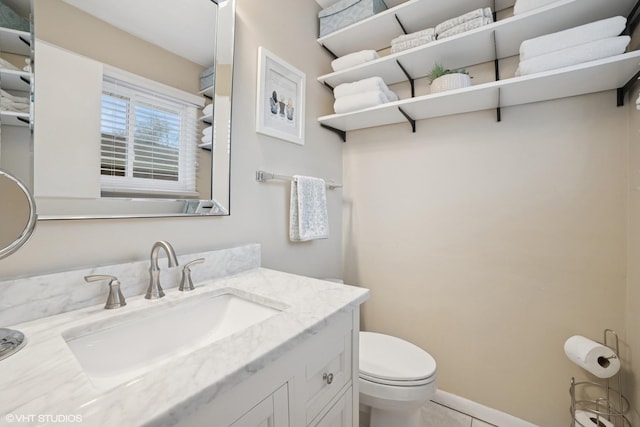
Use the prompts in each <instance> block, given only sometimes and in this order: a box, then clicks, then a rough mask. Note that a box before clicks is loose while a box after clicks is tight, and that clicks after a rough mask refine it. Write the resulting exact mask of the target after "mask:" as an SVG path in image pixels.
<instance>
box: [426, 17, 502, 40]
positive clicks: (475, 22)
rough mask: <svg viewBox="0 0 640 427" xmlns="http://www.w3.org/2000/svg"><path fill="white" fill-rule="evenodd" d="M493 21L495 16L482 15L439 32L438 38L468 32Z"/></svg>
mask: <svg viewBox="0 0 640 427" xmlns="http://www.w3.org/2000/svg"><path fill="white" fill-rule="evenodd" d="M492 22H493V18H487V17H481V18H475V19H472V20H470V21H466V22H463V23H462V24H460V25H456V26H455V27H453V28H450V29H448V30H447V31H443V32H442V33H438V40H440V39H446V38H447V37H451V36H455V35H457V34H461V33H466V32H467V31H471V30H475V29H476V28H480V27H483V26H485V25H489V24H491V23H492Z"/></svg>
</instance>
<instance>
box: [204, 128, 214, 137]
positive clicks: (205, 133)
mask: <svg viewBox="0 0 640 427" xmlns="http://www.w3.org/2000/svg"><path fill="white" fill-rule="evenodd" d="M212 133H213V128H212V127H211V126H207V127H206V128H204V129H202V134H203V135H211V134H212Z"/></svg>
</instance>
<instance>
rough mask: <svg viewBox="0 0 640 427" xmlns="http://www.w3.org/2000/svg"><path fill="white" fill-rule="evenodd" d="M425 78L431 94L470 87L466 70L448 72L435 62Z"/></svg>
mask: <svg viewBox="0 0 640 427" xmlns="http://www.w3.org/2000/svg"><path fill="white" fill-rule="evenodd" d="M427 78H428V79H429V83H430V84H431V93H437V92H443V91H445V90H452V89H460V88H463V87H467V86H471V77H470V76H469V72H468V71H467V70H464V69H462V70H449V69H448V68H444V67H443V66H442V64H438V63H437V62H436V64H435V65H434V67H433V69H432V70H431V73H429V74H428V75H427Z"/></svg>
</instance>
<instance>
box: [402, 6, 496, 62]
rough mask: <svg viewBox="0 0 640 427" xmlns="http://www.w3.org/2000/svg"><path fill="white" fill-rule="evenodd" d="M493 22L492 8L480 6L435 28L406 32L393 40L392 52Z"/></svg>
mask: <svg viewBox="0 0 640 427" xmlns="http://www.w3.org/2000/svg"><path fill="white" fill-rule="evenodd" d="M492 22H493V13H492V12H491V8H489V7H485V8H479V9H475V10H472V11H471V12H467V13H465V14H463V15H460V16H457V17H455V18H451V19H447V20H446V21H444V22H441V23H439V24H438V25H436V27H435V28H427V29H425V30H421V31H417V32H415V33H411V34H404V35H401V36H399V37H396V38H395V39H393V40H391V53H398V52H402V51H403V50H407V49H412V48H414V47H417V46H422V45H424V44H427V43H431V42H434V41H436V40H440V39H445V38H447V37H451V36H455V35H456V34H461V33H464V32H466V31H470V30H473V29H475V28H480V27H482V26H484V25H487V24H490V23H492Z"/></svg>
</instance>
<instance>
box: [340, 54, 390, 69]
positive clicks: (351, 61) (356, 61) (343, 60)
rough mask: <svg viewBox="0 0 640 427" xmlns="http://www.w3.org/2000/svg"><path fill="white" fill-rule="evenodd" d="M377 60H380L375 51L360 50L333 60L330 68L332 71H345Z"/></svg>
mask: <svg viewBox="0 0 640 427" xmlns="http://www.w3.org/2000/svg"><path fill="white" fill-rule="evenodd" d="M378 58H380V55H378V52H376V51H375V50H361V51H360V52H354V53H350V54H348V55H344V56H341V57H340V58H337V59H334V60H333V61H331V68H333V71H341V70H346V69H347V68H351V67H355V66H356V65H360V64H364V63H365V62H369V61H373V60H374V59H378Z"/></svg>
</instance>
